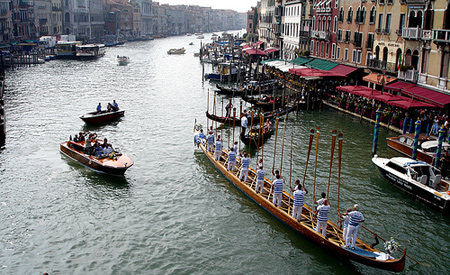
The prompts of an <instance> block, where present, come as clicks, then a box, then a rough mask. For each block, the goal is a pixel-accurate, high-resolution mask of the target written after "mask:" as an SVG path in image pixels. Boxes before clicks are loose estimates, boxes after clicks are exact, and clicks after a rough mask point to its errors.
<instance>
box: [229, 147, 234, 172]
mask: <svg viewBox="0 0 450 275" xmlns="http://www.w3.org/2000/svg"><path fill="white" fill-rule="evenodd" d="M235 167H236V151H235V150H234V148H233V147H231V148H230V151H229V152H228V167H227V171H230V170H231V171H233V172H234V170H235V169H236V168H235Z"/></svg>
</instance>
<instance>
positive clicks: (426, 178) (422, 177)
mask: <svg viewBox="0 0 450 275" xmlns="http://www.w3.org/2000/svg"><path fill="white" fill-rule="evenodd" d="M427 181H428V176H427V175H422V176H421V177H420V178H419V182H420V183H422V184H425V185H427Z"/></svg>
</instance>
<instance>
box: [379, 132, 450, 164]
mask: <svg viewBox="0 0 450 275" xmlns="http://www.w3.org/2000/svg"><path fill="white" fill-rule="evenodd" d="M387 145H388V147H389V148H391V149H393V150H395V151H397V152H400V153H402V154H404V155H406V156H408V157H412V153H413V149H414V148H413V147H414V134H403V135H400V136H397V137H389V138H387ZM437 146H438V141H437V140H436V139H435V138H433V137H430V136H427V135H425V134H420V135H419V138H418V149H417V159H418V160H422V161H425V162H426V163H431V164H432V163H433V162H434V159H435V157H436V150H437ZM442 149H443V150H444V151H449V150H450V144H448V143H447V142H443V144H442Z"/></svg>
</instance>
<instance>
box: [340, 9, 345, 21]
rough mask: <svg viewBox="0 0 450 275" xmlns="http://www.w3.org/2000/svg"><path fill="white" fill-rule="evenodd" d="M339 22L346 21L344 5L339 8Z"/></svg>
mask: <svg viewBox="0 0 450 275" xmlns="http://www.w3.org/2000/svg"><path fill="white" fill-rule="evenodd" d="M339 22H344V7H341V9H340V10H339Z"/></svg>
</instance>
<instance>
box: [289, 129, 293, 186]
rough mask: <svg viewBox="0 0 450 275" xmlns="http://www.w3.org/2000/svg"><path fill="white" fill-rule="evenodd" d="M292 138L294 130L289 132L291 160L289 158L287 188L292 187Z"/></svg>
mask: <svg viewBox="0 0 450 275" xmlns="http://www.w3.org/2000/svg"><path fill="white" fill-rule="evenodd" d="M293 139H294V132H291V160H290V165H289V188H290V189H292V187H291V182H292V141H293Z"/></svg>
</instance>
